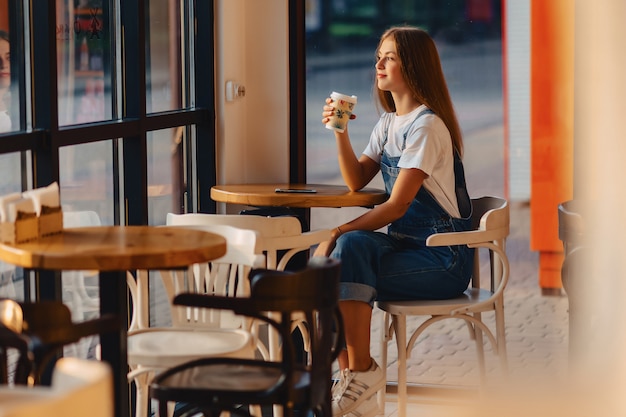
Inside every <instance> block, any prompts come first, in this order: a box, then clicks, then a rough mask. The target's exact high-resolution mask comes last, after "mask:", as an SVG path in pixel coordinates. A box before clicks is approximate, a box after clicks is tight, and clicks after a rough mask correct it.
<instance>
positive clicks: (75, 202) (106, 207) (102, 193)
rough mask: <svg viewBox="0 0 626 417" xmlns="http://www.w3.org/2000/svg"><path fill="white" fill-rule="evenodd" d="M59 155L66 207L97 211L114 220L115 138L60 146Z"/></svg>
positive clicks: (105, 221)
mask: <svg viewBox="0 0 626 417" xmlns="http://www.w3.org/2000/svg"><path fill="white" fill-rule="evenodd" d="M59 159H60V175H59V178H60V186H61V204H62V206H63V211H64V212H65V211H86V210H88V211H95V212H96V213H97V214H98V216H99V218H100V221H101V222H102V224H109V225H111V224H114V216H113V190H114V187H113V178H114V176H113V143H112V141H104V142H94V143H87V144H83V145H74V146H66V147H63V148H60V149H59Z"/></svg>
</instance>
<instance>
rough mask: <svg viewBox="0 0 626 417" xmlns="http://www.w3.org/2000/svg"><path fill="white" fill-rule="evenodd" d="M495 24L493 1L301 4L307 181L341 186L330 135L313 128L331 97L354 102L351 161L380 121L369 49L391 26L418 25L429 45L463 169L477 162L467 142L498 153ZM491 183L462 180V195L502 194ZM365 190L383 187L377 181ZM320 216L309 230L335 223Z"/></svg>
mask: <svg viewBox="0 0 626 417" xmlns="http://www.w3.org/2000/svg"><path fill="white" fill-rule="evenodd" d="M500 22H501V2H500V1H499V0H450V1H412V2H381V1H377V0H358V1H357V0H306V8H305V31H306V34H305V38H306V106H307V112H306V148H307V153H306V166H307V173H306V176H307V177H306V178H307V181H308V182H309V183H316V182H319V183H333V184H335V183H338V184H343V180H342V178H341V174H340V171H339V166H338V163H337V157H336V145H335V140H334V137H333V135H332V132H331V131H329V130H327V129H325V128H324V126H323V125H322V124H321V122H320V120H321V111H322V106H323V105H324V100H325V99H326V97H329V96H330V94H331V92H333V91H337V92H340V93H344V94H348V95H356V96H357V98H358V103H357V105H356V108H355V114H356V115H357V119H356V120H355V121H354V122H351V124H350V138H351V142H352V146H353V149H354V151H355V153H356V154H357V155H360V154H361V152H362V151H363V150H364V149H365V147H366V145H367V143H368V141H369V137H370V133H371V131H372V129H373V127H374V125H375V124H376V122H377V120H378V119H379V117H380V115H379V114H378V113H377V110H376V108H375V106H374V103H373V100H372V87H373V83H374V75H375V70H374V63H375V62H374V56H375V50H376V47H377V44H378V40H379V38H380V35H382V33H383V32H384V31H385V29H387V28H389V27H390V26H393V25H405V24H408V25H413V26H418V27H421V28H422V29H425V30H427V31H428V32H429V34H430V35H431V36H432V37H433V39H434V40H435V43H436V45H437V48H438V50H439V54H440V57H441V61H442V66H443V70H444V73H445V76H446V80H447V83H448V88H449V90H450V94H451V97H452V101H453V104H454V106H455V109H456V112H457V117H458V119H459V123H460V125H461V129H462V131H463V136H464V143H465V149H466V153H465V159H464V161H465V165H466V167H467V166H470V167H471V166H477V165H480V163H481V159H480V158H482V156H481V155H476V154H475V153H473V152H472V143H473V142H475V141H477V140H485V139H484V138H485V137H486V135H491V136H490V137H493V149H494V150H497V149H500V150H501V149H503V146H504V130H503V117H504V116H503V96H502V36H501V24H500ZM494 155H496V158H497V159H498V160H497V162H496V163H498V164H503V163H504V162H503V161H502V160H501V159H502V158H501V155H503V152H500V153H495V152H494ZM466 171H470V174H471V171H472V170H471V169H470V170H468V169H467V168H466ZM474 171H475V170H474ZM501 171H502V172H504V170H503V169H502V170H501ZM491 181H492V182H490V183H489V184H486V185H483V184H481V183H479V181H477V180H476V181H474V179H473V177H472V176H471V175H468V190H469V192H470V194H474V195H475V194H478V193H492V194H494V195H503V193H504V188H503V187H504V185H503V180H502V182H499V180H497V179H491ZM372 185H375V186H376V187H378V188H381V187H383V184H382V180H381V179H380V177H377V178H376V179H375V180H374V182H373V183H372ZM479 187H482V188H479ZM487 187H488V188H487ZM314 210H315V209H314ZM321 210H324V209H321ZM326 211H328V212H329V213H328V214H327V215H322V214H320V213H316V214H315V215H313V214H312V215H311V219H312V222H313V221H315V220H317V221H320V219H323V220H321V223H320V224H313V225H312V227H324V226H330V227H332V226H334V225H336V223H337V219H332V220H331V219H329V216H337V215H339V214H338V213H337V212H336V211H335V212H332V213H331V212H330V211H329V210H326ZM346 220H348V219H346Z"/></svg>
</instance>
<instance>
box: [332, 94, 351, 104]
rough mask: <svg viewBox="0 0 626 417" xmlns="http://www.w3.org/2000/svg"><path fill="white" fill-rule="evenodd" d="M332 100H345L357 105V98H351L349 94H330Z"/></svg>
mask: <svg viewBox="0 0 626 417" xmlns="http://www.w3.org/2000/svg"><path fill="white" fill-rule="evenodd" d="M330 98H332V99H335V100H345V101H348V102H350V103H356V96H349V95H347V94H342V93H338V92H336V91H333V92H332V93H330Z"/></svg>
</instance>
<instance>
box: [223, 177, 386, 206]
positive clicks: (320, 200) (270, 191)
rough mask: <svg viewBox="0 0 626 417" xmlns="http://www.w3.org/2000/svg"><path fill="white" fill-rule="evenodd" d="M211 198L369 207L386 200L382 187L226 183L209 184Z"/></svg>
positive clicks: (268, 203)
mask: <svg viewBox="0 0 626 417" xmlns="http://www.w3.org/2000/svg"><path fill="white" fill-rule="evenodd" d="M276 189H306V190H315V192H314V193H298V192H287V193H280V192H276ZM211 198H212V199H213V200H215V201H219V202H221V203H231V204H243V205H248V206H256V207H292V208H310V207H373V206H375V205H377V204H380V203H382V202H384V201H385V200H387V194H386V193H385V191H384V190H377V189H373V188H363V189H361V190H359V191H350V190H349V189H348V187H346V186H345V185H327V184H285V183H277V184H233V185H230V184H229V185H215V186H213V187H212V188H211Z"/></svg>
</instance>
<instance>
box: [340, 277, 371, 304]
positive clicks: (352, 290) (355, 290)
mask: <svg viewBox="0 0 626 417" xmlns="http://www.w3.org/2000/svg"><path fill="white" fill-rule="evenodd" d="M339 300H340V301H363V302H364V303H367V304H369V305H370V307H372V308H374V301H375V300H376V289H375V288H374V287H370V286H369V285H365V284H359V283H356V282H340V283H339Z"/></svg>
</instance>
